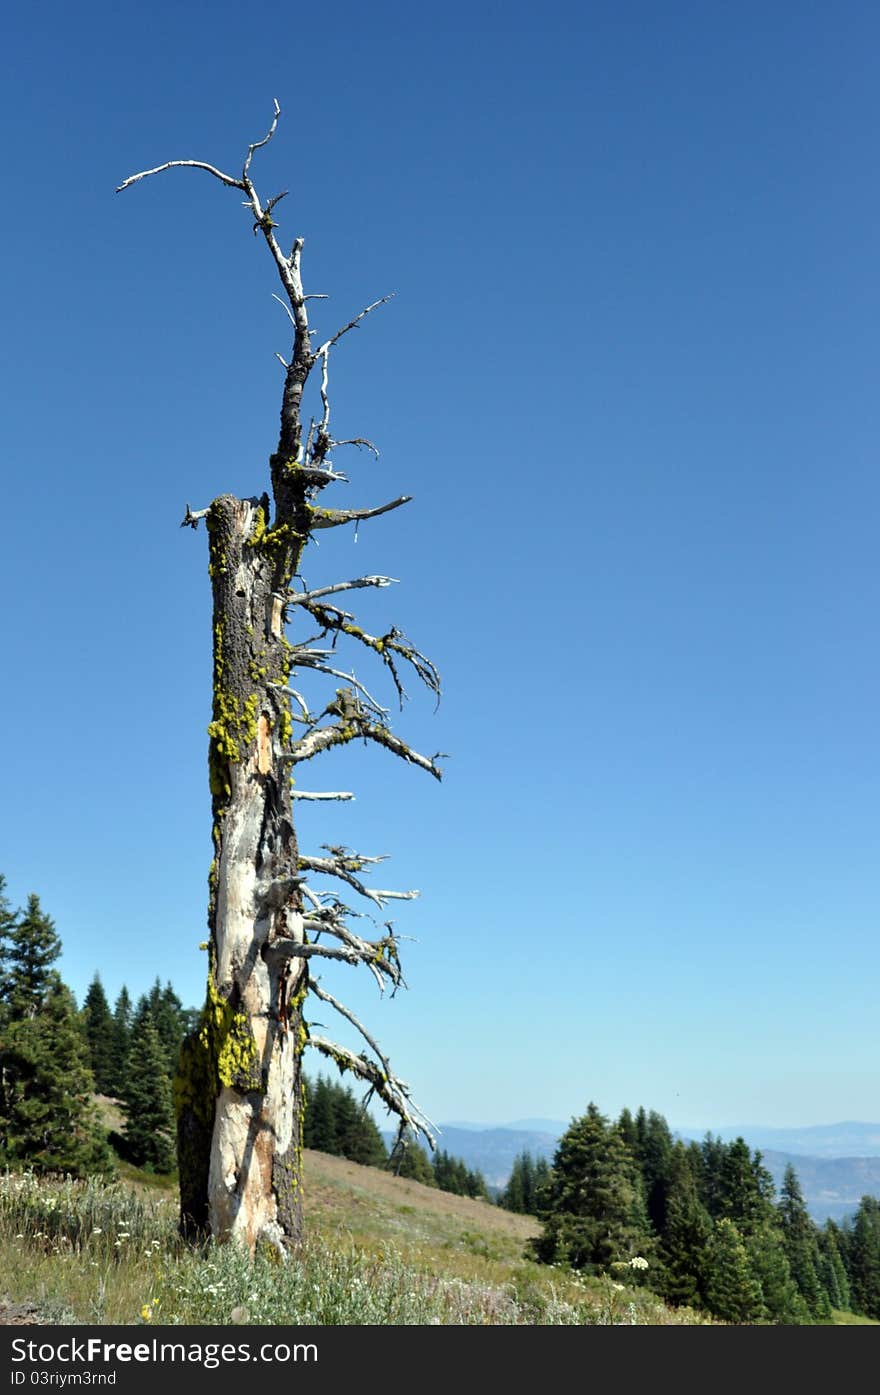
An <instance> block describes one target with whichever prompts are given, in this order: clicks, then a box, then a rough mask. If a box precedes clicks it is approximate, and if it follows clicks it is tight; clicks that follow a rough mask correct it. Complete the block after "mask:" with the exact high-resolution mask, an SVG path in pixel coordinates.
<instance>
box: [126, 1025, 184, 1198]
mask: <svg viewBox="0 0 880 1395" xmlns="http://www.w3.org/2000/svg"><path fill="white" fill-rule="evenodd" d="M122 1102H123V1108H124V1110H125V1117H126V1122H125V1144H126V1150H127V1152H128V1155H129V1158H130V1160H131V1161H132V1162H133V1163H135V1164H136V1165H137V1166H138V1167H143V1168H146V1169H148V1170H149V1171H151V1172H173V1171H174V1106H173V1102H172V1097H171V1082H170V1080H169V1078H168V1062H167V1059H166V1055H165V1052H164V1050H163V1048H162V1043H161V1041H160V1040H159V1034H158V1032H157V1031H156V1027H155V1024H154V1022H153V1017H152V1013H151V1012H150V1011H149V1007H147V1010H146V1011H145V1012H143V1013H142V1014H140V1015H139V1017H138V1019H136V1024H135V1027H134V1029H133V1031H132V1038H131V1046H130V1048H129V1053H128V1063H127V1067H126V1083H125V1093H124V1095H123V1101H122Z"/></svg>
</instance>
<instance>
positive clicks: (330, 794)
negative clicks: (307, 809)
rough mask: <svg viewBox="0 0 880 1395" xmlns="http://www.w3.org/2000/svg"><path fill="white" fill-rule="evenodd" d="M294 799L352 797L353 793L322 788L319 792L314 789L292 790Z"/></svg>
mask: <svg viewBox="0 0 880 1395" xmlns="http://www.w3.org/2000/svg"><path fill="white" fill-rule="evenodd" d="M292 794H293V797H294V799H316V800H317V799H354V795H353V794H350V793H349V792H348V791H347V790H328V791H327V792H326V793H325V792H324V791H323V790H322V791H321V792H320V793H318V792H316V791H314V790H293V791H292Z"/></svg>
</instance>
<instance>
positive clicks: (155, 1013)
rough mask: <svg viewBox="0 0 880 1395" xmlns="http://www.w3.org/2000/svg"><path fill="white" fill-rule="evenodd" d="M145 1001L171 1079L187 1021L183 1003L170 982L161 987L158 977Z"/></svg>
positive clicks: (175, 1068)
mask: <svg viewBox="0 0 880 1395" xmlns="http://www.w3.org/2000/svg"><path fill="white" fill-rule="evenodd" d="M147 1003H148V1005H149V1009H150V1015H151V1017H152V1019H153V1025H154V1026H155V1028H156V1032H157V1034H158V1037H159V1042H160V1045H161V1047H162V1053H163V1055H164V1057H165V1064H166V1069H167V1071H168V1075H169V1078H172V1079H173V1077H174V1072H175V1071H176V1070H177V1059H178V1057H179V1055H180V1048H181V1045H182V1044H183V1038H184V1035H185V1028H186V1022H187V1015H186V1013H185V1012H184V1008H183V1003H182V1002H181V1001H180V999H179V998H178V996H177V994H176V993H175V991H174V989H173V988H172V986H171V984H170V983H166V984H165V986H164V988H163V987H162V984H161V983H160V982H159V979H158V978H157V979H156V981H155V982H154V984H153V986H152V988H151V989H150V992H149V994H148V995H147Z"/></svg>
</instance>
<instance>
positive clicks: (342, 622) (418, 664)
mask: <svg viewBox="0 0 880 1395" xmlns="http://www.w3.org/2000/svg"><path fill="white" fill-rule="evenodd" d="M300 604H301V605H305V608H306V610H307V611H308V612H309V614H310V615H311V616H313V617H314V619H315V620H317V622H318V624H319V625H321V627H322V629H323V632H324V634H327V633H328V631H330V630H335V631H337V632H338V633H340V634H346V635H349V636H350V637H351V638H352V639H356V640H357V641H358V642H359V643H360V644H365V645H366V646H367V648H368V649H372V650H373V652H374V653H376V654H378V655H379V657H380V658H381V660H382V662H383V663H384V664H385V666H386V668H387V669H388V671H389V673H390V674H391V677H392V679H393V681H394V686H395V688H396V689H397V695H398V698H399V700H400V705H401V707H402V706H403V700H404V698H405V697H406V690H405V688H404V686H403V684H402V683H401V681H400V676H399V674H398V672H397V666H396V664H395V662H394V659H395V657H397V658H400V659H405V660H406V662H407V663H408V664H411V665H412V667H413V668H414V669H415V671H416V673H417V674H418V676H419V678H420V679H421V680H422V682H423V683H424V684H425V687H426V688H428V689H429V690H430V691H431V692H432V693H434V694H435V696H436V698H437V701H438V702H439V700H440V674H439V673H438V671H437V668H436V666H435V665H434V664H433V663H432V662H431V660H430V659H428V658H426V657H425V655H424V654H421V653H420V652H419V650H418V649H416V647H415V645H413V644H411V643H410V642H409V640H408V639H407V637H406V635H405V634H404V633H403V631H402V630H398V629H397V628H396V627H395V626H392V627H391V629H390V630H389V631H388V633H387V634H384V635H371V634H367V632H366V630H362V629H361V627H360V625H355V624H353V623H352V616H351V615H349V614H348V612H347V611H342V610H338V609H337V608H336V606H327V605H315V604H314V603H313V602H311V601H305V600H301V601H300ZM305 652H306V653H307V654H314V655H318V656H319V658H318V660H317V662H323V661H324V659H325V658H326V657H327V651H326V650H325V651H324V653H323V654H321V651H320V650H306V651H305ZM296 662H297V663H300V662H303V663H305V664H307V665H309V664H310V663H311V661H310V660H309V659H308V658H304V659H302V660H301V659H300V658H299V656H298V657H297V659H296ZM311 666H312V667H314V666H315V665H314V664H311Z"/></svg>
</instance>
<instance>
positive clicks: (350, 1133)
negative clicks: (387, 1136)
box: [335, 1087, 388, 1167]
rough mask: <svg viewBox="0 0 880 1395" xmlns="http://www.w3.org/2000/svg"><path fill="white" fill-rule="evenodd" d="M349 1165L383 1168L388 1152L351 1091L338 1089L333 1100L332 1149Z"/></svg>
mask: <svg viewBox="0 0 880 1395" xmlns="http://www.w3.org/2000/svg"><path fill="white" fill-rule="evenodd" d="M335 1151H337V1152H338V1153H339V1154H340V1155H341V1156H342V1157H343V1158H348V1159H349V1161H350V1162H356V1163H360V1164H361V1165H362V1166H363V1167H384V1165H385V1163H386V1162H387V1161H388V1149H387V1148H386V1147H385V1144H384V1143H383V1142H382V1135H381V1134H380V1133H379V1130H378V1128H377V1127H376V1124H375V1121H374V1120H373V1119H372V1118H371V1117H370V1115H369V1114H368V1113H367V1111H366V1109H364V1108H363V1106H362V1105H360V1104H358V1102H357V1100H356V1099H355V1097H354V1095H353V1094H352V1092H351V1090H347V1089H343V1088H342V1087H339V1088H338V1093H337V1097H336V1150H335Z"/></svg>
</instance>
